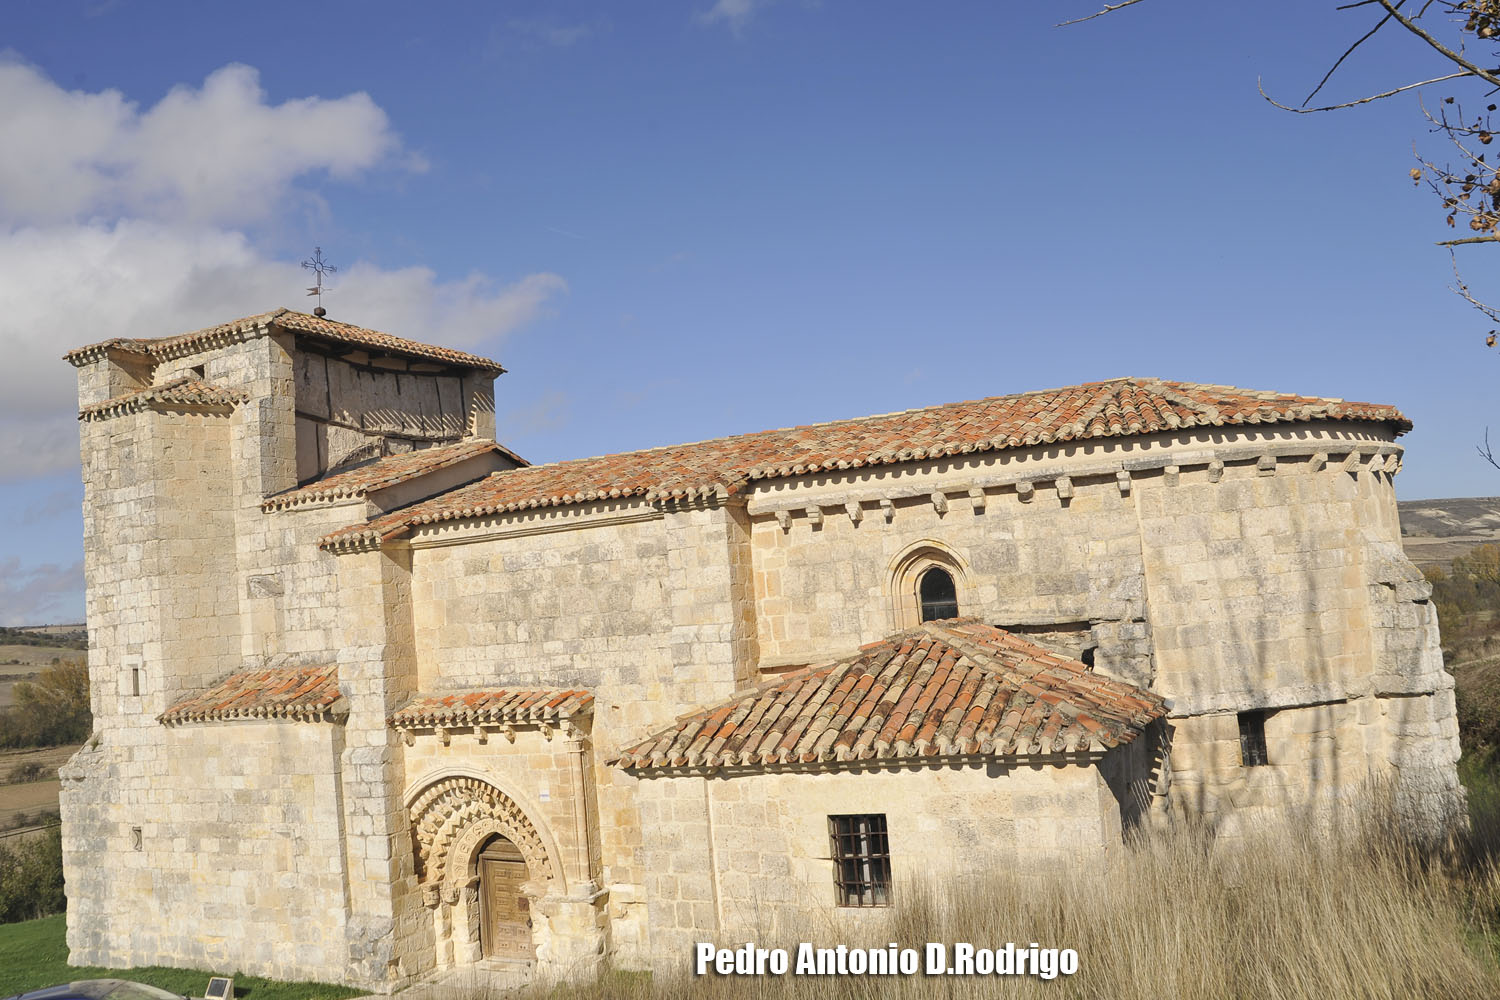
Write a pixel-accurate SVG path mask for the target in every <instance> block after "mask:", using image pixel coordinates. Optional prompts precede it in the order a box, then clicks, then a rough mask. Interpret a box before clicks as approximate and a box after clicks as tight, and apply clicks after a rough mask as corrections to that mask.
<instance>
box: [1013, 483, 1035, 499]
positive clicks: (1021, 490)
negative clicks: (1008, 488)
mask: <svg viewBox="0 0 1500 1000" xmlns="http://www.w3.org/2000/svg"><path fill="white" fill-rule="evenodd" d="M1035 496H1036V487H1035V486H1032V485H1031V484H1030V483H1028V482H1026V481H1024V480H1023V481H1021V482H1019V483H1017V484H1016V498H1017V499H1019V500H1020V501H1021V502H1022V503H1031V501H1032V499H1033V498H1035Z"/></svg>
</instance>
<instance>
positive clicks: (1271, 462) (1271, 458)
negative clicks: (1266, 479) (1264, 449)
mask: <svg viewBox="0 0 1500 1000" xmlns="http://www.w3.org/2000/svg"><path fill="white" fill-rule="evenodd" d="M1255 474H1256V475H1257V476H1274V475H1276V456H1275V455H1262V456H1260V458H1257V459H1256V460H1255Z"/></svg>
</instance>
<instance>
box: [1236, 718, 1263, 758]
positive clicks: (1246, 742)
mask: <svg viewBox="0 0 1500 1000" xmlns="http://www.w3.org/2000/svg"><path fill="white" fill-rule="evenodd" d="M1239 722H1240V763H1241V764H1242V765H1243V766H1245V767H1264V766H1265V765H1266V764H1269V763H1270V760H1269V759H1268V758H1267V756H1266V713H1265V712H1241V713H1240V715H1239Z"/></svg>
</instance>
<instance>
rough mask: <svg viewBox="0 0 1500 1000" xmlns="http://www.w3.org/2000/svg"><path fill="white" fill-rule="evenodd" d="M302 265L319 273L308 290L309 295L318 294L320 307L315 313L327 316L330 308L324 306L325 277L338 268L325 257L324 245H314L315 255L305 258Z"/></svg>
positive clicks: (315, 314) (334, 272)
mask: <svg viewBox="0 0 1500 1000" xmlns="http://www.w3.org/2000/svg"><path fill="white" fill-rule="evenodd" d="M302 266H303V267H305V268H307V269H308V270H309V271H311V272H313V273H314V274H316V275H317V280H316V281H315V282H314V284H313V286H312V287H311V288H309V289H308V290H307V294H308V295H316V296H317V297H318V307H317V308H316V309H314V310H313V315H314V316H327V315H328V310H327V309H324V308H323V293H324V292H325V291H327V289H326V288H324V287H323V278H324V276H325V275H329V274H336V273H338V268H336V267H334V266H333V265H332V264H330V263H328V261H326V260H324V259H323V248H322V247H313V255H312V256H311V257H309V258H307V259H306V260H304V261H303V262H302Z"/></svg>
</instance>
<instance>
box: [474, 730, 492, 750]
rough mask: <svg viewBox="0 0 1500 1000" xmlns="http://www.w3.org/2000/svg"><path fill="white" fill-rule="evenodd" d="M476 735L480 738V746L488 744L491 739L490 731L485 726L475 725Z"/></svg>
mask: <svg viewBox="0 0 1500 1000" xmlns="http://www.w3.org/2000/svg"><path fill="white" fill-rule="evenodd" d="M474 735H475V736H476V737H478V738H479V744H480V746H483V745H484V744H486V743H488V742H489V741H490V732H489V730H488V729H485V728H484V727H483V726H475V727H474Z"/></svg>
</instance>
